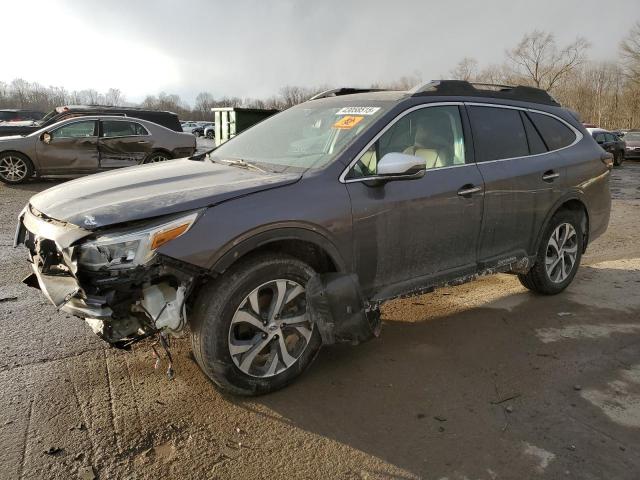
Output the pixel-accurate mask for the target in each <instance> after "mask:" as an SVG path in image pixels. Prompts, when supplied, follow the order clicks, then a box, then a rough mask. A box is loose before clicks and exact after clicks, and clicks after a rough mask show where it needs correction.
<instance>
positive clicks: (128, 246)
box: [78, 212, 198, 270]
mask: <svg viewBox="0 0 640 480" xmlns="http://www.w3.org/2000/svg"><path fill="white" fill-rule="evenodd" d="M197 217H198V213H197V212H195V213H191V214H189V215H186V216H184V217H180V218H177V219H175V220H171V221H170V222H166V223H163V224H161V225H156V226H154V227H150V228H146V229H144V230H138V231H132V232H118V233H107V234H105V235H102V236H100V237H98V238H97V239H96V240H93V241H89V242H86V243H84V244H82V245H80V249H79V250H80V253H79V255H78V263H79V264H80V265H82V266H83V267H84V268H87V269H89V270H99V269H101V268H104V267H106V268H109V269H118V268H131V267H135V266H137V265H141V264H144V263H146V262H148V261H149V260H151V259H152V258H153V257H154V255H155V251H156V249H157V248H158V247H160V246H161V245H164V244H165V243H167V242H170V241H171V240H173V239H175V238H178V237H179V236H180V235H182V234H184V233H186V232H187V231H188V230H189V229H190V228H191V226H192V225H193V223H194V222H195V221H196V218H197Z"/></svg>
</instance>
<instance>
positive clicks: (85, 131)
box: [52, 120, 96, 138]
mask: <svg viewBox="0 0 640 480" xmlns="http://www.w3.org/2000/svg"><path fill="white" fill-rule="evenodd" d="M95 126H96V122H95V121H94V120H90V121H86V122H73V123H69V124H67V125H64V126H62V127H60V128H58V129H56V130H54V131H53V132H52V134H53V138H84V137H93V136H94V131H95Z"/></svg>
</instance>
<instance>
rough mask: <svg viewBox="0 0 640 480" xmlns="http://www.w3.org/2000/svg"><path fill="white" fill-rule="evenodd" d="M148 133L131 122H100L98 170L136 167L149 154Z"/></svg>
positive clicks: (149, 139) (142, 127)
mask: <svg viewBox="0 0 640 480" xmlns="http://www.w3.org/2000/svg"><path fill="white" fill-rule="evenodd" d="M152 149H153V143H152V138H151V134H150V133H149V131H148V130H147V129H146V128H145V127H144V126H143V125H142V124H141V123H139V122H135V121H132V120H124V119H123V120H100V139H99V141H98V150H99V152H100V168H120V167H130V166H132V165H138V164H140V163H142V162H143V161H144V159H145V158H146V157H147V156H148V155H149V154H150V153H151V151H152Z"/></svg>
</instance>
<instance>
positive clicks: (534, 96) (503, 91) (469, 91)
mask: <svg viewBox="0 0 640 480" xmlns="http://www.w3.org/2000/svg"><path fill="white" fill-rule="evenodd" d="M477 87H484V88H477ZM409 93H410V94H411V96H413V97H421V96H426V95H452V96H460V95H462V96H469V97H489V98H504V99H507V100H519V101H522V102H532V103H541V104H544V105H553V106H555V107H559V106H560V103H558V102H557V101H556V100H555V99H554V98H553V97H552V96H551V95H549V93H548V92H547V91H545V90H542V89H540V88H534V87H526V86H524V85H517V86H513V85H499V84H493V83H471V82H467V81H465V80H432V81H430V82H427V83H424V84H421V85H416V86H415V87H413V88H412V89H411V90H409Z"/></svg>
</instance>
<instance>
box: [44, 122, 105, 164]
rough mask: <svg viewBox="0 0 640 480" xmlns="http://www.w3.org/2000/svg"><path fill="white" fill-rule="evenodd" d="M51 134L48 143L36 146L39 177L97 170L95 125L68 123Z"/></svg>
mask: <svg viewBox="0 0 640 480" xmlns="http://www.w3.org/2000/svg"><path fill="white" fill-rule="evenodd" d="M49 133H50V134H51V137H52V138H51V141H50V143H48V144H47V143H45V142H44V141H43V140H39V141H38V143H37V145H36V153H37V156H38V164H39V165H40V167H39V169H40V173H43V174H61V175H62V174H66V173H84V172H92V171H96V170H97V169H98V165H99V160H98V122H97V121H96V120H71V121H69V122H68V123H66V124H65V125H62V126H60V127H58V128H56V129H55V130H51V131H50V132H49Z"/></svg>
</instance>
